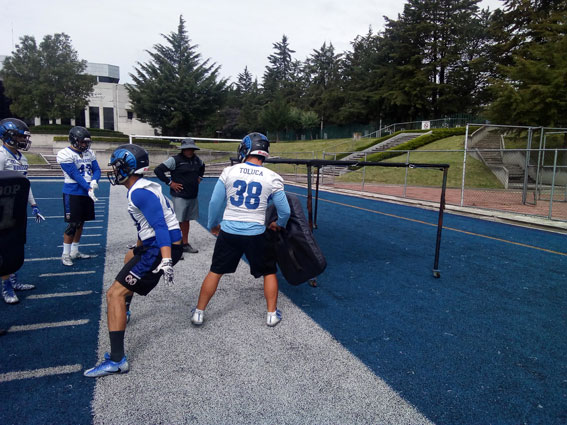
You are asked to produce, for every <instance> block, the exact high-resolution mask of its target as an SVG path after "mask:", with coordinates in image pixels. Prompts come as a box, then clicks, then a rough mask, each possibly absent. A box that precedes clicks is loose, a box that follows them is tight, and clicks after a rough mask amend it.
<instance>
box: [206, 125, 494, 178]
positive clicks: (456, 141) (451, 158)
mask: <svg viewBox="0 0 567 425" xmlns="http://www.w3.org/2000/svg"><path fill="white" fill-rule="evenodd" d="M464 139H465V137H464V136H452V137H448V138H446V139H442V140H438V141H436V142H433V143H430V144H428V145H426V146H424V147H421V148H419V149H416V150H414V151H411V152H410V155H409V161H410V162H416V163H430V164H449V166H450V167H449V172H448V174H447V186H448V187H460V186H461V181H462V177H463V152H462V150H463V149H464ZM368 142H369V140H368V139H362V140H360V141H356V142H355V141H353V140H351V139H341V140H310V141H295V142H278V143H272V144H271V145H270V154H271V155H273V156H278V157H282V158H294V159H312V158H316V159H322V158H323V153H325V154H326V155H325V158H324V159H333V158H332V157H331V156H329V155H328V154H329V153H331V152H343V150H342V149H343V148H347V147H348V148H349V149H348V152H350V151H352V150H354V148H355V146H356V145H357V144H368ZM198 145H199V147H200V148H202V149H211V150H218V151H226V152H229V153H228V154H227V157H226V159H225V160H227V161H228V159H229V158H230V157H231V156H232V157H235V156H236V149H237V148H238V145H239V144H238V143H214V142H211V143H203V142H200V143H199V144H198ZM336 149H338V150H336ZM448 150H454V151H458V152H428V151H448ZM407 159H408V156H407V153H405V152H404V153H402V154H401V155H400V156H397V157H394V158H390V159H388V160H386V162H403V163H405V162H406V160H407ZM220 160H222V159H219V161H220ZM267 166H268V168H270V169H273V170H274V171H276V172H278V173H298V174H305V173H306V167H305V166H295V165H292V164H269V165H267ZM314 171H315V170H314ZM363 173H364V181H365V182H368V183H373V182H375V183H385V184H404V181H405V178H406V168H390V167H366V169H365V170H364V172H363V171H362V170H357V171H353V172H350V173H347V174H345V175H343V176H341V177H338V178H337V180H338V181H342V182H360V181H362V177H363ZM441 178H442V173H441V172H440V171H438V170H432V169H408V170H407V183H408V184H409V185H417V186H436V187H438V186H440V184H441ZM465 186H466V187H479V188H503V186H502V184H501V183H500V182H499V181H498V179H497V178H496V177H495V176H494V175H493V174H492V173H491V172H490V170H489V169H488V168H487V167H485V166H484V164H482V162H480V161H477V160H476V159H474V158H472V157H471V156H470V155H468V156H467V167H466V180H465Z"/></svg>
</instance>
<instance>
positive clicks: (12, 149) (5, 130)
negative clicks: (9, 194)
mask: <svg viewBox="0 0 567 425" xmlns="http://www.w3.org/2000/svg"><path fill="white" fill-rule="evenodd" d="M30 137H31V134H30V131H29V128H28V126H27V124H26V123H25V122H23V121H21V120H19V119H17V118H5V119H3V120H2V121H0V138H1V139H2V146H0V171H5V170H6V171H17V172H20V173H22V174H23V175H24V176H26V177H27V174H28V160H27V158H26V157H25V155H24V154H23V153H21V152H20V151H27V150H28V149H29V148H30V146H31V140H30ZM28 203H29V204H30V206H31V207H32V212H33V215H35V219H36V221H37V222H38V223H41V222H42V221H43V220H45V218H44V217H43V215H41V212H40V211H39V207H38V206H37V203H36V202H35V198H34V197H33V193H32V190H31V188H30V191H29V194H28ZM1 279H2V298H4V301H5V302H6V303H7V304H16V303H18V302H19V299H18V296H17V295H16V293H15V292H14V290H16V291H27V290H30V289H33V288H35V286H34V285H31V284H26V283H21V282H19V281H18V277H17V275H16V273H12V274H11V275H8V276H2V277H1Z"/></svg>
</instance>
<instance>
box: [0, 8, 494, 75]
mask: <svg viewBox="0 0 567 425" xmlns="http://www.w3.org/2000/svg"><path fill="white" fill-rule="evenodd" d="M2 1H3V2H5V3H8V0H2ZM404 4H405V2H404V1H402V0H286V1H285V2H284V1H276V0H263V1H260V0H208V1H203V0H112V1H111V0H92V1H85V0H74V1H71V0H19V1H18V0H12V1H9V6H8V7H4V8H3V12H2V15H3V16H2V25H1V26H0V55H10V53H11V52H12V50H13V49H14V45H15V44H18V42H19V39H20V37H22V36H23V35H31V36H34V37H35V39H36V42H37V43H38V44H39V42H41V40H42V39H43V37H44V36H45V35H47V34H55V33H61V32H64V33H66V34H68V35H69V36H70V37H71V40H72V42H73V47H74V48H75V50H77V52H78V54H79V57H80V58H81V59H85V60H86V61H88V62H96V63H108V64H111V65H118V66H119V67H120V82H121V83H127V82H131V79H130V77H129V75H128V74H129V73H132V72H134V67H135V66H136V64H137V62H142V63H143V62H147V61H148V59H149V56H148V54H147V53H146V50H150V51H152V50H153V46H154V45H155V44H157V43H161V44H166V43H167V42H166V40H165V39H164V38H163V37H162V36H161V34H169V33H171V32H173V31H176V30H177V25H178V22H179V16H180V15H183V17H184V19H185V21H186V28H187V31H188V35H189V38H190V39H191V44H196V45H198V48H197V51H198V53H200V54H201V57H202V58H203V59H205V58H210V59H211V61H212V62H215V63H216V64H217V65H221V71H220V73H221V75H222V76H223V77H226V78H230V80H231V81H236V77H237V75H238V74H239V73H241V72H242V71H243V70H244V67H245V66H247V67H248V70H249V71H250V72H251V73H252V75H253V76H255V77H257V78H258V81H259V82H261V80H262V75H263V73H264V70H265V67H266V66H267V65H268V56H269V55H270V54H272V53H273V52H274V50H273V43H276V42H279V41H281V38H282V35H283V34H285V35H286V36H287V37H288V40H289V45H290V48H291V49H293V50H295V51H296V53H295V54H294V56H293V57H294V59H298V60H301V61H303V60H305V58H307V57H308V56H309V55H310V54H311V53H313V49H319V48H320V47H321V46H322V44H323V43H324V42H327V43H329V42H331V43H333V46H334V47H335V51H336V52H343V51H346V50H350V43H351V41H352V40H354V38H355V37H356V36H357V35H362V34H366V33H367V32H368V28H369V27H372V28H373V30H374V32H376V31H379V30H382V29H383V26H384V19H383V16H387V17H389V18H391V19H396V18H397V16H398V14H399V13H401V12H402V11H403V6H404ZM480 5H481V7H490V9H491V10H493V9H495V8H497V7H500V6H502V2H501V1H500V0H482V2H481V3H480Z"/></svg>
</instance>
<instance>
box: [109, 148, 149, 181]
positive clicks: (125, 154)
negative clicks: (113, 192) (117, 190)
mask: <svg viewBox="0 0 567 425" xmlns="http://www.w3.org/2000/svg"><path fill="white" fill-rule="evenodd" d="M108 165H110V166H111V167H112V171H109V172H108V173H107V176H108V180H109V181H110V184H112V185H117V184H122V183H124V182H125V181H126V180H127V179H128V177H130V176H131V175H132V174H144V173H145V172H146V171H148V170H149V169H150V158H149V156H148V152H146V150H145V149H144V148H141V147H140V146H138V145H134V144H129V145H121V146H118V147H117V148H116V149H115V150H114V152H112V155H111V156H110V161H109V163H108Z"/></svg>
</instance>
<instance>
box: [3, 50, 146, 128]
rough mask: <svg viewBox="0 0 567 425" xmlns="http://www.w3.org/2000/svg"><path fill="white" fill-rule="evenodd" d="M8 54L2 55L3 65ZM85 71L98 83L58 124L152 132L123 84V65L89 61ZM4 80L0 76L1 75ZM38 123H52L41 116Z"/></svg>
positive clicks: (36, 119) (57, 121) (36, 122)
mask: <svg viewBox="0 0 567 425" xmlns="http://www.w3.org/2000/svg"><path fill="white" fill-rule="evenodd" d="M4 59H6V56H2V55H0V69H2V64H3V62H4ZM85 73H86V74H89V75H94V76H95V77H96V78H97V83H96V84H95V86H94V91H93V93H92V95H91V97H90V98H89V104H88V106H87V107H86V108H85V110H84V111H83V113H82V114H80V115H79V116H77V117H76V118H75V119H72V120H70V122H66V123H65V122H63V123H62V122H61V120H56V123H57V124H71V125H82V126H84V127H89V128H103V129H106V130H115V131H120V132H122V133H124V134H140V135H147V136H153V135H154V134H155V131H154V128H153V127H152V126H150V125H149V124H146V123H143V122H141V121H139V120H138V119H137V118H136V115H135V113H134V111H132V106H131V104H130V98H129V96H128V91H127V90H126V87H125V86H124V84H120V83H119V81H120V68H119V67H118V66H116V65H109V64H104V63H92V62H89V63H87V69H86V70H85ZM0 84H1V79H0ZM35 124H36V125H40V124H49V122H48V121H47V120H45V119H42V118H40V117H37V118H35Z"/></svg>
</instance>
